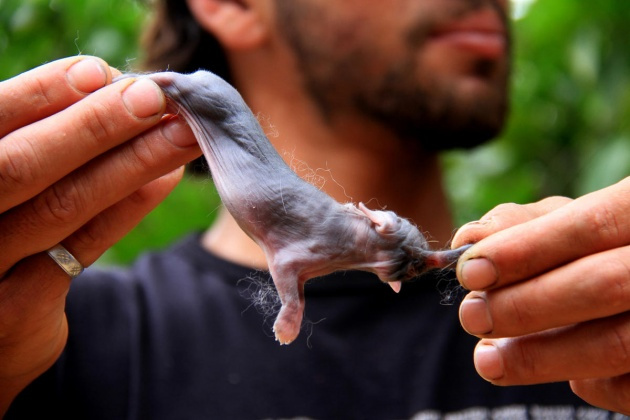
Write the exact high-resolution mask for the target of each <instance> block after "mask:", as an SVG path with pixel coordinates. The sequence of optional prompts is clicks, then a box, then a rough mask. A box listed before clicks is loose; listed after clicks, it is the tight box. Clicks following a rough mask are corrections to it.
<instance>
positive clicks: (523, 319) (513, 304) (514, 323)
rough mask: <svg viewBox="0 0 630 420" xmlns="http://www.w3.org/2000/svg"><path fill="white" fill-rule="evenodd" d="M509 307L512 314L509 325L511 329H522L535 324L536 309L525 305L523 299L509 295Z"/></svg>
mask: <svg viewBox="0 0 630 420" xmlns="http://www.w3.org/2000/svg"><path fill="white" fill-rule="evenodd" d="M507 308H508V310H509V313H510V315H511V316H510V317H509V319H510V320H511V322H509V327H510V328H511V329H515V330H517V331H521V330H522V328H524V327H525V328H527V327H528V326H531V325H533V324H534V314H535V311H531V310H530V309H529V308H528V307H527V306H525V305H524V304H523V302H522V300H520V299H515V298H514V297H509V298H508V301H507ZM503 321H505V320H503Z"/></svg>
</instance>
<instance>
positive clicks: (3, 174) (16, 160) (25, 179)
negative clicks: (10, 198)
mask: <svg viewBox="0 0 630 420" xmlns="http://www.w3.org/2000/svg"><path fill="white" fill-rule="evenodd" d="M35 166H36V164H35V163H34V162H29V160H28V159H27V154H26V153H23V152H21V151H18V152H17V153H11V152H9V153H6V154H5V156H4V157H3V159H2V167H1V168H0V183H1V185H2V189H3V190H9V189H14V188H19V187H24V186H27V185H30V184H31V183H32V182H33V179H34V168H35Z"/></svg>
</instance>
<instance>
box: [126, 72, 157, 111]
mask: <svg viewBox="0 0 630 420" xmlns="http://www.w3.org/2000/svg"><path fill="white" fill-rule="evenodd" d="M122 97H123V102H124V103H125V106H126V107H127V109H128V110H129V112H131V113H132V114H133V115H135V116H136V117H137V118H148V117H153V116H155V115H157V114H159V113H161V112H162V110H163V109H164V106H165V100H164V94H163V93H162V90H161V89H160V88H159V87H158V85H156V84H155V82H153V81H151V80H149V79H138V80H136V81H135V82H133V83H132V84H131V85H129V86H127V88H126V89H125V90H124V92H123V96H122Z"/></svg>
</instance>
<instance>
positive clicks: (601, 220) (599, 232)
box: [589, 204, 621, 241]
mask: <svg viewBox="0 0 630 420" xmlns="http://www.w3.org/2000/svg"><path fill="white" fill-rule="evenodd" d="M589 223H590V224H591V231H592V232H593V233H594V234H595V235H596V237H597V238H599V239H600V240H603V241H616V240H617V238H619V236H620V235H621V229H620V224H619V220H618V218H617V215H616V212H615V210H614V209H611V208H610V206H609V205H607V204H604V205H601V206H598V207H597V208H595V209H594V210H593V214H592V217H591V218H590V221H589Z"/></svg>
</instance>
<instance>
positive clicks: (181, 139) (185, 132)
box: [162, 118, 197, 147]
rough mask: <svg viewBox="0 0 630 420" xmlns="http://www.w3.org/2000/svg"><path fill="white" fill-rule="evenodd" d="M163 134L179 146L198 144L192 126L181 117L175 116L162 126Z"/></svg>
mask: <svg viewBox="0 0 630 420" xmlns="http://www.w3.org/2000/svg"><path fill="white" fill-rule="evenodd" d="M162 134H163V135H164V137H165V138H166V140H168V141H170V142H171V143H172V144H174V145H175V146H177V147H190V146H193V145H196V144H197V139H196V138H195V136H194V135H193V134H192V133H191V131H190V127H188V124H186V123H185V122H184V121H182V120H180V119H179V118H173V119H171V120H170V121H167V122H166V123H165V124H164V125H163V126H162Z"/></svg>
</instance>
